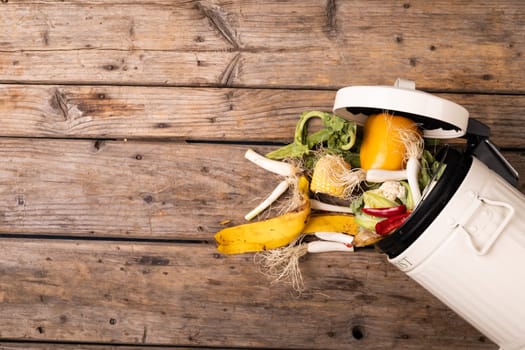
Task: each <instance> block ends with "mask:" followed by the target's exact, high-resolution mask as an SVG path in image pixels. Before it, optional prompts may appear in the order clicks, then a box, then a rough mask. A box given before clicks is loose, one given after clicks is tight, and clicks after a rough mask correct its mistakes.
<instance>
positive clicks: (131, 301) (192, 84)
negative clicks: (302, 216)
mask: <svg viewBox="0 0 525 350" xmlns="http://www.w3.org/2000/svg"><path fill="white" fill-rule="evenodd" d="M524 56H525V6H524V4H523V2H522V1H519V0H514V1H512V0H507V1H503V0H502V1H490V2H488V1H487V2H470V1H444V0H438V1H432V2H430V1H428V2H427V1H416V0H405V1H391V2H383V1H360V0H358V1H339V0H337V1H336V0H327V1H309V0H307V1H304V0H290V1H278V0H275V1H266V0H264V1H260V0H251V1H240V0H232V1H224V0H213V1H212V0H210V1H208V0H202V1H172V0H155V1H144V0H142V1H136V0H126V1H99V0H91V1H75V0H63V1H56V2H55V1H48V0H36V1H35V0H33V1H29V0H2V1H1V3H0V83H1V85H0V118H1V119H0V125H1V138H0V159H1V160H2V163H1V167H0V230H1V231H0V232H1V238H0V251H1V252H2V253H1V254H0V311H1V312H0V339H1V342H0V348H1V349H35V350H36V349H38V350H43V349H79V348H80V349H93V350H95V349H96V350H99V349H110V348H111V349H117V350H128V349H156V348H157V346H158V347H160V348H162V349H166V348H169V349H172V348H173V349H174V348H178V349H180V348H185V347H187V348H190V347H191V348H192V349H194V348H199V349H204V348H211V347H218V348H232V349H233V348H235V349H236V348H239V349H240V348H243V349H246V348H248V349H255V348H280V349H299V348H308V349H350V348H358V349H496V348H497V346H496V345H494V344H493V343H491V341H490V340H488V339H487V338H486V337H484V336H483V335H481V334H480V333H479V332H478V331H476V330H475V329H473V328H472V327H471V326H470V325H468V324H467V323H466V322H465V321H463V320H462V319H461V318H459V317H458V316H457V315H456V314H454V313H453V312H452V311H451V310H449V309H448V308H447V307H446V306H444V305H443V304H442V303H441V302H439V301H438V300H437V299H435V298H434V297H433V296H432V295H431V294H429V293H428V292H426V291H425V290H423V289H422V288H421V287H419V286H418V285H417V284H416V283H414V282H413V281H411V280H409V279H408V277H406V276H405V275H404V274H403V273H401V272H400V271H398V270H396V269H395V268H394V267H393V266H391V265H390V264H388V263H387V262H386V259H385V257H384V256H383V255H381V254H379V253H378V252H375V251H374V250H372V249H368V250H367V249H365V250H360V251H358V252H355V253H354V254H343V253H341V254H325V255H316V256H310V257H308V258H307V259H306V260H305V261H304V262H302V265H301V268H302V272H303V277H304V280H305V287H306V290H305V291H304V292H303V293H302V294H301V295H300V296H298V295H295V294H293V293H291V292H290V289H289V287H288V286H285V285H280V284H275V285H274V284H271V283H270V282H269V280H268V279H266V278H265V277H264V276H263V275H262V274H261V273H260V272H259V271H258V269H257V267H256V265H255V264H254V263H253V255H251V254H246V255H235V256H225V255H221V254H218V253H217V251H216V250H215V242H214V241H213V238H212V237H213V234H214V233H215V232H216V231H218V230H219V229H221V228H222V227H223V226H222V225H221V222H222V221H223V220H232V223H240V222H242V216H243V215H244V214H245V213H246V212H247V211H248V210H249V209H251V208H253V206H254V205H255V204H256V203H257V201H258V200H260V199H261V198H262V197H264V196H265V195H266V194H267V193H269V191H270V190H271V189H272V188H273V187H274V186H275V185H276V183H275V178H274V177H272V176H270V175H268V173H266V172H264V171H262V170H261V169H259V168H257V167H255V166H254V165H253V164H251V163H249V162H247V161H246V160H245V159H244V158H243V153H244V152H245V150H246V149H247V148H253V149H255V150H257V151H260V152H265V151H267V150H270V149H274V148H275V143H285V142H289V141H291V138H292V135H293V129H294V125H295V122H296V121H297V118H298V116H299V114H300V113H301V112H302V111H305V110H312V109H319V110H326V111H330V110H331V108H332V104H333V99H334V97H335V91H336V90H337V89H338V88H341V87H343V86H347V85H361V84H366V85H391V84H392V83H393V82H394V81H395V79H396V78H397V77H404V78H408V79H411V80H415V81H416V82H417V87H418V88H419V89H422V90H425V91H429V92H432V93H435V94H436V95H438V96H442V97H445V98H448V99H451V100H453V101H455V102H458V103H460V104H462V105H464V106H465V107H466V108H467V109H468V110H469V111H470V113H471V116H472V117H474V118H476V119H479V120H480V121H482V122H484V123H486V124H487V125H489V126H490V128H491V130H492V140H493V141H494V142H495V143H496V144H497V145H498V146H499V147H501V149H502V151H503V154H504V155H505V156H506V157H507V158H508V159H509V160H510V162H511V163H512V164H513V165H514V166H515V167H516V169H517V170H518V171H520V172H521V173H525V157H524V154H525V144H524V137H523V135H524V133H525V126H524V121H525V117H524V115H525V84H524V81H525V69H524V67H525V58H524ZM520 189H521V190H522V191H523V190H524V189H525V182H524V180H521V182H520Z"/></svg>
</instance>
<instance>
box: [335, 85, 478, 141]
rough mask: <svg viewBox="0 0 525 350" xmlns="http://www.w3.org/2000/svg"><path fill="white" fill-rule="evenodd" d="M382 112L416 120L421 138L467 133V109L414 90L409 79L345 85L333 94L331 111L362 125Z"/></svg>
mask: <svg viewBox="0 0 525 350" xmlns="http://www.w3.org/2000/svg"><path fill="white" fill-rule="evenodd" d="M384 111H388V112H393V113H395V114H396V115H402V116H405V117H408V118H410V119H412V120H414V121H415V122H417V123H419V124H420V125H421V129H422V130H423V136H424V137H429V138H437V139H446V138H456V137H461V136H464V135H465V133H466V132H467V126H468V119H469V113H468V111H467V109H465V108H464V107H463V106H461V105H459V104H457V103H454V102H452V101H449V100H446V99H444V98H441V97H438V96H435V95H432V94H429V93H427V92H424V91H421V90H416V85H415V83H414V82H413V81H410V80H406V79H397V80H396V82H395V84H394V86H348V87H344V88H342V89H339V90H338V91H337V93H336V96H335V102H334V108H333V112H334V113H335V114H336V115H338V116H341V117H343V118H347V119H350V120H353V121H355V122H356V123H358V124H364V122H365V121H366V118H368V116H369V115H373V114H377V113H381V112H384Z"/></svg>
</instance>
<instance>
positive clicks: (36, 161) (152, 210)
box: [0, 139, 277, 239]
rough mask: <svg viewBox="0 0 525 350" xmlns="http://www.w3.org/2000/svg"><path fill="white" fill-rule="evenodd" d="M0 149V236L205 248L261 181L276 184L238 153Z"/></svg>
mask: <svg viewBox="0 0 525 350" xmlns="http://www.w3.org/2000/svg"><path fill="white" fill-rule="evenodd" d="M0 143H1V147H0V154H1V157H2V160H3V164H4V166H2V169H1V170H0V173H1V175H0V178H1V179H2V185H1V188H2V189H1V190H0V197H2V198H3V199H2V200H0V202H1V203H2V204H0V212H1V213H2V215H1V217H0V231H1V232H5V233H40V234H61V235H63V234H65V235H69V234H72V235H77V234H81V235H87V236H98V235H102V236H118V237H146V238H166V239H169V238H171V239H206V238H207V239H209V238H210V233H211V232H215V231H217V230H218V229H220V228H221V225H220V224H219V222H220V221H222V220H224V219H226V218H239V217H242V215H244V214H245V213H246V212H247V211H248V210H250V209H251V208H253V207H254V206H255V205H257V203H256V200H257V199H261V198H262V197H264V196H266V195H267V194H268V193H269V192H270V191H271V189H272V187H274V185H272V183H271V182H270V181H268V180H269V179H275V180H276V181H277V178H276V177H274V176H273V175H269V174H268V173H267V172H264V171H261V170H260V169H258V168H257V167H256V166H255V165H253V164H251V163H249V162H248V161H247V160H245V159H244V158H243V153H244V151H245V150H246V148H245V147H229V146H217V145H187V144H183V143H182V144H181V143H164V142H159V143H153V142H134V143H131V142H110V141H108V142H101V141H85V140H81V141H64V140H40V141H39V140H35V139H29V140H28V139H3V140H1V141H0ZM254 174H260V175H261V176H259V177H256V176H254ZM276 183H277V182H276ZM247 193H253V194H254V198H247V196H246V194H247Z"/></svg>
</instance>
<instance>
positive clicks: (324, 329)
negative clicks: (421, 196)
mask: <svg viewBox="0 0 525 350" xmlns="http://www.w3.org/2000/svg"><path fill="white" fill-rule="evenodd" d="M0 248H1V250H2V251H3V252H4V253H3V254H2V257H0V266H1V270H2V271H1V272H2V273H1V274H0V290H1V291H2V293H1V300H2V310H3V312H2V313H1V314H0V325H1V336H2V338H7V339H13V338H17V339H21V340H22V339H26V340H35V341H38V340H51V341H80V342H94V341H97V342H108V343H128V344H171V345H181V346H189V345H197V346H220V347H230V346H231V347H255V348H257V347H260V348H282V347H283V346H286V347H289V348H309V349H324V350H327V349H348V348H351V347H358V348H360V349H377V348H383V349H384V348H388V349H421V348H428V347H431V348H433V349H466V348H469V349H495V348H496V347H495V346H494V345H493V344H491V343H490V342H489V341H488V340H487V339H486V338H485V337H483V336H482V335H481V334H479V333H478V332H477V331H476V330H474V329H472V327H471V326H470V325H468V324H466V323H465V321H463V320H461V319H460V318H459V317H458V316H456V315H455V314H454V313H453V312H452V311H450V310H449V309H448V308H446V307H445V306H444V305H443V304H441V303H440V302H439V301H437V300H436V299H435V298H434V297H433V296H431V295H430V294H428V293H427V292H426V291H424V290H422V289H421V288H420V287H419V286H417V285H416V284H415V283H414V282H413V281H411V280H409V279H408V277H407V276H406V275H404V274H403V273H401V272H400V271H398V270H396V269H395V268H394V267H393V266H391V265H389V264H388V263H387V262H386V261H385V259H384V258H383V257H382V256H381V255H379V254H378V253H375V252H373V251H370V250H364V251H361V252H359V253H353V254H347V255H343V254H325V255H313V256H309V257H308V258H307V259H306V260H305V261H303V262H302V266H303V267H304V278H305V283H306V287H307V290H306V291H305V292H304V293H303V294H302V295H300V296H295V295H292V294H291V293H290V290H289V289H288V287H287V286H285V285H270V283H269V281H268V280H266V278H265V277H264V276H262V275H261V274H260V273H259V272H258V271H257V268H256V266H255V265H254V264H253V261H252V257H251V255H241V256H228V257H226V256H221V255H219V254H216V253H215V251H214V248H213V247H211V246H207V245H174V244H137V243H135V244H133V243H126V242H113V243H112V242H87V241H84V242H82V241H77V242H75V241H60V240H54V241H49V240H10V239H4V240H2V241H0ZM385 279H388V286H385Z"/></svg>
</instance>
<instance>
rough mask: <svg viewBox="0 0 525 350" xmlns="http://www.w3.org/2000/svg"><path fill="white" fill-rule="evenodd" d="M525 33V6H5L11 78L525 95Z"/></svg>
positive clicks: (2, 30)
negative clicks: (399, 83)
mask: <svg viewBox="0 0 525 350" xmlns="http://www.w3.org/2000/svg"><path fill="white" fill-rule="evenodd" d="M28 4H30V5H31V6H28ZM385 19H388V20H385ZM21 23H24V30H17V28H19V26H20V24H21ZM524 24H525V12H524V11H522V4H521V2H520V1H515V0H506V1H497V2H482V3H476V4H472V3H471V2H468V1H455V2H452V3H451V2H450V1H446V0H440V1H433V2H432V3H429V2H426V1H411V2H410V3H408V2H395V3H390V4H385V3H384V2H380V1H375V2H372V3H371V2H369V1H352V2H335V1H326V2H318V1H314V0H310V1H299V0H294V1H287V2H282V1H275V0H266V1H259V0H257V1H255V0H253V1H228V2H226V1H218V2H211V1H199V2H186V1H176V2H169V1H162V2H160V1H154V2H150V3H148V2H143V1H126V2H121V3H115V4H107V3H104V2H98V1H96V2H95V1H92V2H89V3H84V2H77V1H66V2H61V3H53V2H46V1H26V2H24V1H17V2H14V1H10V2H7V1H5V2H4V3H2V11H1V12H0V50H1V53H2V54H1V55H0V81H3V82H22V81H24V82H45V83H61V82H62V83H65V82H84V83H104V84H138V85H144V84H154V85H213V86H217V85H219V86H228V85H234V86H252V87H253V86H258V87H264V86H266V87H323V88H336V87H341V86H345V85H349V84H352V85H355V84H374V85H376V84H391V83H392V81H394V80H395V79H396V78H397V77H406V78H414V79H415V78H417V80H418V85H419V86H420V87H422V88H426V89H434V90H449V91H452V90H454V91H478V92H479V91H492V92H494V91H498V92H512V93H514V92H520V93H523V92H524V91H525V90H524V88H523V84H522V83H521V82H522V81H523V70H522V67H523V65H524V58H523V55H522V53H523V51H524V49H525V41H524V40H523V38H524V37H525V25H524ZM436 33H440V35H435V34H436Z"/></svg>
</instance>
